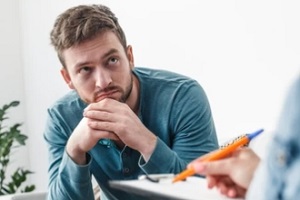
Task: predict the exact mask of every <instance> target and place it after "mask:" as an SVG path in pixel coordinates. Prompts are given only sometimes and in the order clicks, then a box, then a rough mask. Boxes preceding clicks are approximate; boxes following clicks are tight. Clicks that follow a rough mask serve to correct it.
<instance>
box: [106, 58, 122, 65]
mask: <svg viewBox="0 0 300 200" xmlns="http://www.w3.org/2000/svg"><path fill="white" fill-rule="evenodd" d="M118 61H119V60H118V59H117V58H110V59H109V60H108V64H115V63H117V62H118Z"/></svg>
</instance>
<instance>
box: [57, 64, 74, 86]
mask: <svg viewBox="0 0 300 200" xmlns="http://www.w3.org/2000/svg"><path fill="white" fill-rule="evenodd" d="M60 73H61V75H62V77H63V78H64V80H65V82H66V83H67V85H68V86H69V88H70V89H72V90H73V89H75V88H74V86H73V83H72V81H71V78H70V75H69V72H68V70H66V69H65V68H62V69H61V70H60Z"/></svg>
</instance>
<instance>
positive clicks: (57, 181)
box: [44, 110, 94, 200]
mask: <svg viewBox="0 0 300 200" xmlns="http://www.w3.org/2000/svg"><path fill="white" fill-rule="evenodd" d="M48 114H49V115H48V121H47V125H46V130H45V132H44V138H45V140H46V142H47V144H48V149H49V151H48V152H49V169H48V172H49V187H48V190H49V191H48V199H49V200H52V199H53V200H56V199H86V200H93V199H94V195H93V190H92V183H91V174H90V170H89V166H90V164H91V162H92V159H91V156H90V155H89V154H87V159H88V161H87V164H86V165H77V164H76V163H74V162H73V160H72V159H71V158H70V157H69V155H68V154H67V153H66V151H65V145H66V143H67V139H68V136H67V133H66V128H64V127H63V126H62V125H60V123H62V122H63V121H62V120H59V118H58V117H57V115H55V112H51V111H50V110H49V111H48Z"/></svg>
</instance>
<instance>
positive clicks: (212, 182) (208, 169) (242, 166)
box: [188, 148, 260, 198]
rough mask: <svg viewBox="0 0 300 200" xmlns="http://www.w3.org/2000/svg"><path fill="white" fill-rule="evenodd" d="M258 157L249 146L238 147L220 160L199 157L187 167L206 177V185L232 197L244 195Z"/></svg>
mask: <svg viewBox="0 0 300 200" xmlns="http://www.w3.org/2000/svg"><path fill="white" fill-rule="evenodd" d="M259 162H260V158H259V157H258V156H257V155H256V154H255V153H254V152H253V151H252V150H251V149H250V148H240V149H238V150H237V151H235V152H234V153H233V154H231V155H230V156H229V157H227V158H224V159H222V160H217V161H210V162H204V161H201V157H200V158H198V159H196V160H194V161H192V162H191V163H190V164H189V165H188V168H193V169H194V170H195V171H196V173H198V174H200V175H204V176H206V178H207V182H208V187H209V188H214V187H216V188H217V189H218V190H219V191H220V192H221V193H222V194H224V195H226V196H228V197H231V198H234V197H245V194H246V192H247V188H248V187H249V185H250V182H251V180H252V177H253V174H254V172H255V170H256V168H257V165H258V164H259Z"/></svg>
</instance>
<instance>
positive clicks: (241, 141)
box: [173, 129, 264, 183]
mask: <svg viewBox="0 0 300 200" xmlns="http://www.w3.org/2000/svg"><path fill="white" fill-rule="evenodd" d="M263 131H264V130H263V129H260V130H258V131H255V132H254V133H250V134H245V135H242V136H239V137H237V138H235V139H234V140H232V141H231V142H229V143H226V144H225V145H222V146H220V148H219V149H217V150H215V151H212V152H210V153H208V154H205V155H203V156H202V157H200V158H198V159H200V160H203V161H205V162H208V161H213V160H218V159H222V158H224V157H226V156H227V155H229V154H230V153H232V152H234V151H235V150H236V149H237V148H239V147H242V146H245V145H247V144H248V143H249V142H250V141H251V140H252V139H253V138H254V137H256V136H257V135H259V134H260V133H261V132H263ZM194 174H195V171H194V169H193V168H189V169H186V170H184V171H183V172H181V173H179V174H178V175H177V176H175V178H174V179H173V183H175V182H177V181H182V180H184V179H186V178H187V177H189V176H192V175H194Z"/></svg>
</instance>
